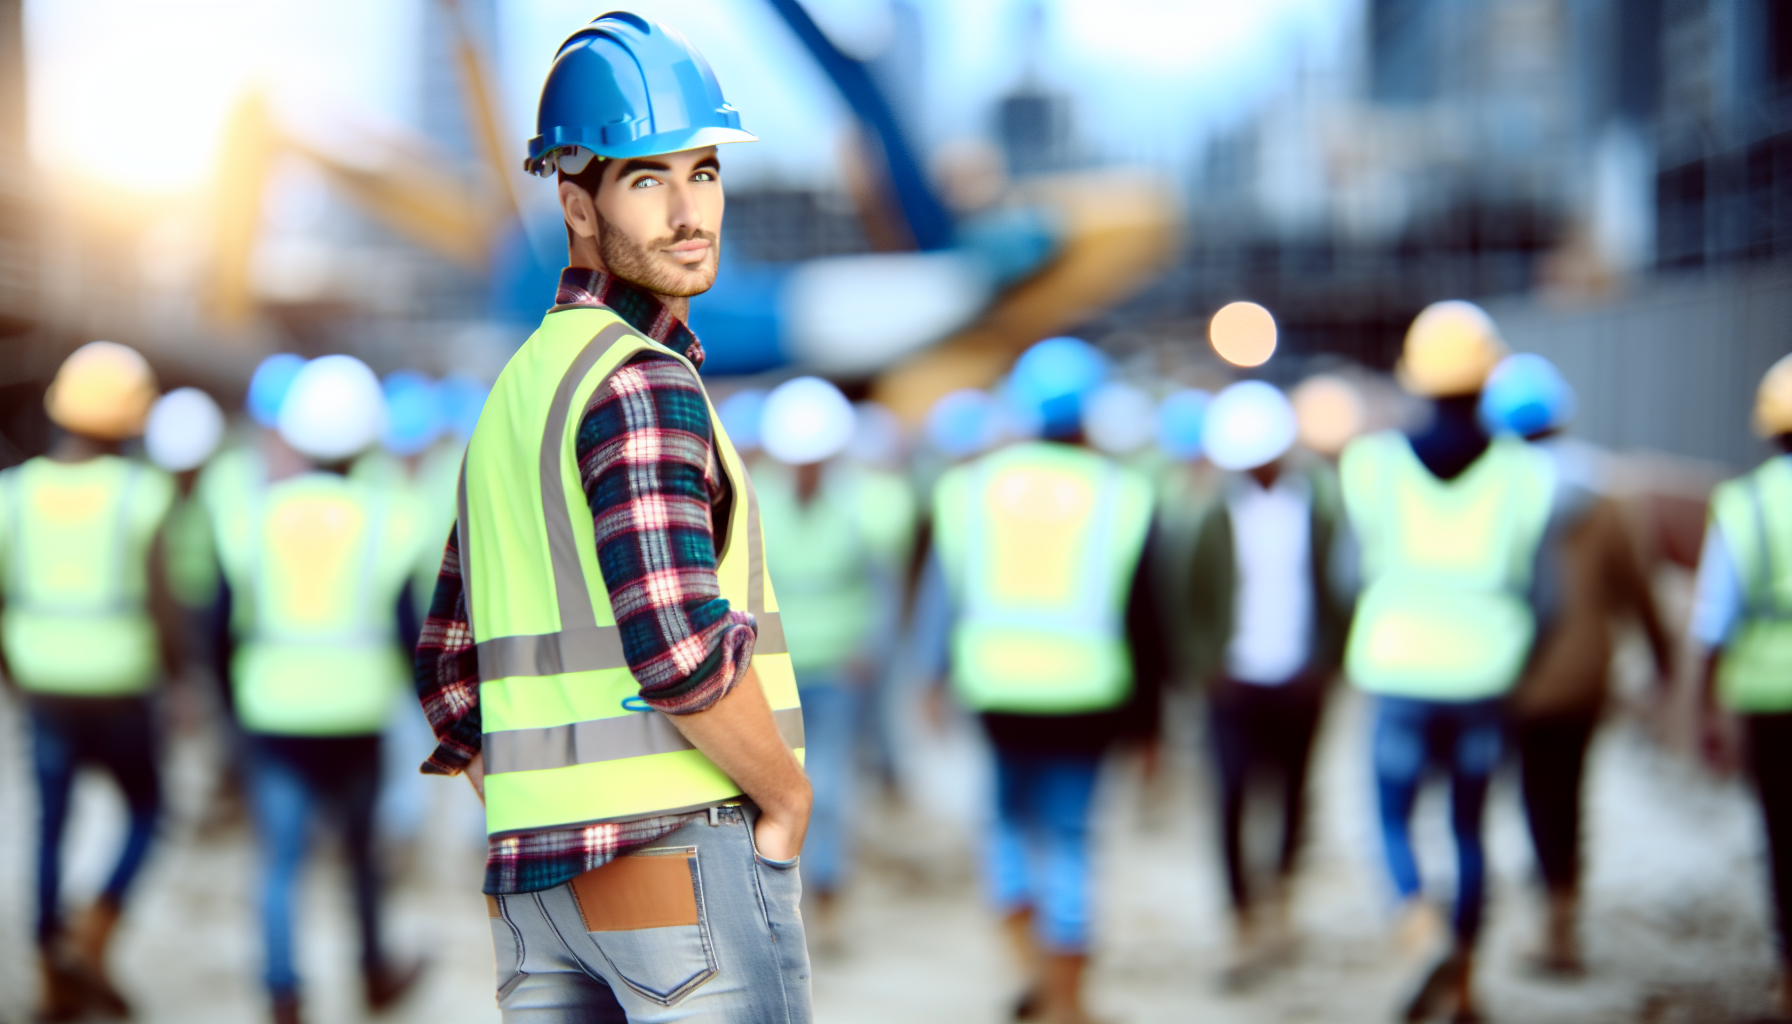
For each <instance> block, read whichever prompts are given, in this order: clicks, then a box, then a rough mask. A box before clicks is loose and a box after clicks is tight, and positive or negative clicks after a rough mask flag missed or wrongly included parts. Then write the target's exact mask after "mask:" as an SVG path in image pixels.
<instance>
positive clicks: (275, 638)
mask: <svg viewBox="0 0 1792 1024" xmlns="http://www.w3.org/2000/svg"><path fill="white" fill-rule="evenodd" d="M417 526H418V524H417V517H416V516H415V515H414V514H413V511H412V509H411V508H410V505H409V502H408V500H407V499H406V496H405V495H403V494H401V493H396V492H392V491H389V490H386V489H382V488H377V487H370V486H368V485H366V484H364V483H361V482H358V481H354V480H349V479H345V478H344V477H341V476H338V475H336V474H332V473H305V474H302V475H300V476H296V477H291V478H288V479H286V480H282V481H280V482H279V483H276V484H273V485H271V486H269V487H268V488H267V491H266V492H265V493H264V494H263V495H262V496H261V497H260V498H259V499H256V500H251V501H245V502H242V503H240V504H238V505H237V506H236V507H235V508H234V509H233V510H232V511H231V513H230V514H229V515H227V517H226V519H225V520H224V521H223V522H221V523H220V525H219V548H220V554H221V555H222V560H223V564H224V571H225V573H226V575H227V577H228V579H229V580H230V585H231V594H232V600H233V601H234V603H235V605H236V606H237V607H238V608H240V609H242V613H241V614H240V615H238V616H236V619H235V621H236V622H238V623H239V626H238V629H237V637H238V645H237V649H236V652H235V654H234V656H233V657H232V660H231V685H232V688H233V691H234V693H235V694H236V710H237V717H238V719H239V720H240V721H241V722H242V724H243V727H244V728H245V729H247V730H248V731H250V732H256V733H266V734H272V735H281V736H364V735H370V734H373V733H378V732H380V731H381V729H382V728H384V726H385V723H386V720H387V718H388V717H389V716H390V714H391V712H392V710H393V707H394V703H395V701H396V699H397V697H398V695H399V694H400V693H402V692H403V691H404V689H405V686H406V683H407V682H408V681H409V678H410V663H409V660H408V658H407V657H406V655H407V653H408V652H406V651H404V650H403V649H402V647H401V645H400V643H399V635H398V599H399V595H400V593H401V592H402V591H403V589H404V585H405V582H406V580H408V579H409V576H410V570H411V566H412V565H413V564H414V560H415V557H416V550H417V542H418V539H419V537H420V534H419V532H418V529H417Z"/></svg>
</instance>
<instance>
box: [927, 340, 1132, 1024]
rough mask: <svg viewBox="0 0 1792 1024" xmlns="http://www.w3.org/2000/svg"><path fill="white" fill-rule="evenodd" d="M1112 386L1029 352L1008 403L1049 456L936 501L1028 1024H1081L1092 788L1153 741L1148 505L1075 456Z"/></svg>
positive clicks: (1030, 449) (1028, 458) (1081, 347)
mask: <svg viewBox="0 0 1792 1024" xmlns="http://www.w3.org/2000/svg"><path fill="white" fill-rule="evenodd" d="M1105 374H1106V360H1105V357H1103V356H1102V355H1101V353H1099V352H1098V351H1096V350H1095V349H1094V348H1092V347H1091V346H1089V345H1088V344H1087V343H1085V342H1082V341H1078V340H1076V339H1074V338H1053V339H1049V340H1046V341H1042V342H1040V343H1039V344H1037V345H1035V346H1033V347H1032V348H1031V349H1029V350H1027V352H1025V353H1024V354H1023V355H1022V356H1021V358H1020V360H1019V361H1018V362H1017V363H1016V364H1015V368H1014V374H1013V377H1012V378H1011V380H1010V385H1011V390H1010V394H1011V395H1012V396H1013V397H1014V398H1016V399H1018V400H1019V401H1022V402H1025V403H1026V406H1025V408H1024V412H1026V413H1027V414H1029V416H1030V417H1031V418H1032V419H1033V420H1034V421H1035V422H1037V423H1038V424H1039V426H1040V429H1041V433H1042V435H1043V437H1044V439H1043V440H1040V441H1034V442H1027V443H1022V444H1016V445H1012V446H1010V447H1007V448H1003V449H1001V450H998V451H996V452H992V453H991V454H989V455H986V456H983V457H982V458H979V459H975V460H973V461H971V462H968V463H964V464H962V465H959V466H956V467H954V468H952V469H951V470H949V471H947V473H946V475H945V476H943V477H942V478H941V479H940V482H939V485H938V487H937V488H936V490H935V492H934V544H935V549H934V550H935V556H936V559H937V566H935V567H930V569H929V576H930V578H931V580H941V581H943V584H944V587H945V589H946V591H947V593H948V594H949V601H950V605H951V607H952V613H953V614H952V625H951V640H950V675H951V681H952V687H953V689H954V691H955V692H956V693H957V695H958V698H959V700H960V701H962V702H963V703H964V704H965V705H966V706H968V707H969V708H970V709H972V710H974V711H976V712H978V713H979V716H980V717H981V719H982V723H983V728H984V731H985V732H986V733H987V735H988V737H989V742H990V746H991V747H992V748H993V750H994V754H995V785H996V806H995V820H994V822H993V833H992V835H991V836H990V839H989V847H988V851H987V871H988V876H989V882H990V885H991V887H992V889H993V894H992V895H993V897H994V901H995V903H996V905H997V906H998V907H999V908H1000V909H1001V910H1002V912H1003V913H1004V914H1005V915H1006V917H1005V925H1006V928H1007V931H1008V934H1009V937H1010V940H1011V941H1012V942H1013V943H1014V945H1015V948H1016V951H1017V953H1018V954H1019V956H1020V958H1021V963H1022V965H1023V969H1025V970H1026V971H1027V972H1028V973H1029V975H1030V977H1029V981H1028V984H1029V987H1028V990H1027V992H1026V994H1025V995H1024V996H1023V997H1022V1000H1021V1003H1020V1005H1019V1007H1018V1008H1017V1011H1016V1014H1017V1016H1018V1017H1019V1018H1020V1019H1023V1020H1046V1021H1053V1022H1080V1021H1086V1020H1088V1017H1087V1014H1086V1011H1085V1010H1084V1007H1083V999H1082V979H1083V973H1084V968H1085V966H1086V963H1087V958H1088V950H1089V921H1090V916H1091V915H1090V907H1089V904H1090V899H1089V883H1090V877H1089V876H1090V867H1089V853H1090V835H1089V832H1090V827H1091V802H1092V799H1093V796H1094V791H1095V778H1096V773H1097V769H1098V768H1099V767H1100V764H1101V760H1102V755H1103V754H1104V753H1105V752H1106V751H1107V749H1108V748H1109V747H1110V746H1112V745H1113V743H1114V741H1115V740H1117V739H1120V738H1122V737H1124V736H1143V737H1155V735H1156V730H1157V721H1156V717H1157V698H1158V695H1159V693H1160V687H1161V675H1162V669H1163V657H1162V652H1161V644H1160V641H1159V640H1158V636H1157V632H1158V631H1157V627H1156V610H1155V608H1154V606H1153V602H1152V596H1151V588H1150V587H1149V586H1148V585H1147V584H1146V574H1145V572H1144V571H1143V567H1144V566H1147V565H1149V564H1150V560H1149V559H1148V558H1147V556H1146V549H1147V546H1148V543H1147V541H1148V535H1149V533H1150V527H1151V502H1152V499H1151V488H1150V485H1149V484H1148V483H1147V482H1146V480H1145V479H1144V477H1142V476H1140V475H1139V474H1137V473H1134V472H1133V471H1131V470H1129V469H1126V468H1123V467H1122V466H1120V465H1119V464H1118V463H1116V462H1115V461H1114V460H1112V459H1110V458H1108V457H1106V456H1103V455H1100V454H1097V453H1096V452H1093V451H1091V450H1089V449H1088V448H1087V447H1084V446H1083V444H1082V431H1081V415H1082V403H1083V400H1084V398H1085V397H1086V396H1087V395H1088V393H1089V392H1090V391H1092V390H1093V389H1094V388H1095V387H1096V386H1098V385H1099V384H1100V383H1101V381H1102V378H1103V377H1104V376H1105ZM930 585H938V584H931V583H930ZM917 615H918V616H919V613H917Z"/></svg>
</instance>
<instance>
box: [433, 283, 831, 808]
mask: <svg viewBox="0 0 1792 1024" xmlns="http://www.w3.org/2000/svg"><path fill="white" fill-rule="evenodd" d="M649 349H652V350H654V351H657V352H660V353H662V354H665V355H670V356H672V357H673V358H676V359H678V360H679V361H680V362H681V363H684V365H685V367H686V368H687V369H690V371H691V374H692V377H693V379H699V380H700V378H697V377H696V370H695V368H693V367H691V366H690V363H689V362H687V361H686V360H685V359H684V358H683V356H680V355H678V354H677V353H674V352H672V351H671V350H670V349H667V348H665V347H664V346H662V345H659V344H657V343H655V342H653V341H650V340H649V339H647V338H645V337H643V336H641V335H640V334H638V333H636V332H635V331H634V330H633V329H631V328H630V327H629V326H628V325H627V324H625V323H623V321H622V320H621V318H619V317H618V316H616V314H614V313H613V312H611V311H610V310H608V309H607V308H604V307H601V306H580V307H563V308H557V309H555V310H554V311H552V312H550V313H548V315H547V316H546V318H544V319H543V321H542V324H541V327H540V328H538V329H537V330H536V331H535V333H534V334H533V335H531V336H530V338H529V340H528V341H527V342H525V343H524V344H523V347H522V348H521V349H519V350H518V351H517V353H516V355H514V356H512V357H511V359H510V362H509V364H508V365H506V366H505V368H504V372H503V373H502V374H500V375H499V377H498V381H497V383H496V384H495V385H494V386H493V388H492V392H491V397H490V399H489V400H488V401H487V402H486V405H485V409H484V411H483V412H482V413H481V414H480V417H479V426H478V428H477V429H476V430H475V431H474V433H473V438H472V440H471V442H470V443H469V444H468V446H467V455H466V461H465V463H464V467H463V469H462V477H461V486H460V497H459V504H460V509H459V530H460V543H461V548H460V550H461V555H462V574H463V579H464V580H465V587H466V593H467V595H468V611H469V613H470V616H471V619H472V626H473V637H474V640H475V642H476V643H477V645H478V646H477V656H478V662H479V679H480V686H479V706H480V718H481V721H482V724H483V727H484V732H485V735H484V737H483V751H484V756H485V771H486V776H485V809H486V828H487V830H488V832H490V833H491V834H493V835H501V834H504V833H509V832H515V831H518V830H529V829H544V828H556V827H565V826H574V825H579V824H586V823H593V822H602V821H629V820H635V819H639V818H645V817H652V816H654V815H660V814H669V813H674V812H678V811H685V810H697V809H700V808H703V807H709V806H714V805H716V804H719V803H723V802H726V801H728V800H732V799H735V798H737V797H739V796H740V795H741V790H740V787H739V786H737V785H735V783H734V780H732V779H730V778H729V777H728V776H727V775H726V774H724V773H723V772H722V771H721V769H719V768H717V767H716V766H715V765H714V764H712V763H711V762H710V760H709V758H707V757H705V756H704V755H703V753H702V752H700V751H698V750H697V749H695V748H694V747H692V746H691V744H690V743H689V742H688V741H686V740H685V738H684V736H683V735H682V734H681V733H680V732H679V731H678V729H677V728H676V727H675V726H674V725H673V724H672V723H671V721H669V720H668V719H667V718H665V716H663V715H661V714H660V713H658V712H656V711H653V710H652V709H651V708H649V707H648V706H647V705H646V704H645V703H644V702H643V701H642V700H641V697H640V686H639V684H638V683H637V682H636V681H635V678H634V676H633V675H632V674H631V673H630V671H629V667H628V661H627V659H626V658H625V657H624V655H623V649H622V637H621V632H620V630H619V629H618V627H617V625H616V616H615V612H614V611H613V610H612V609H611V607H610V598H609V591H608V590H607V588H606V587H605V585H604V578H603V574H602V573H601V572H600V571H599V569H598V564H597V546H596V544H595V543H593V539H592V526H591V510H590V508H589V507H588V506H587V505H586V502H585V491H584V488H583V486H582V484H581V482H580V477H579V467H578V460H577V433H578V428H579V420H580V418H581V415H580V414H581V411H582V410H583V409H584V408H585V407H586V404H587V402H588V401H589V399H590V397H591V395H592V394H593V393H594V392H595V391H596V390H597V388H598V386H599V385H600V384H602V383H603V381H604V380H606V379H607V378H608V377H609V376H610V374H611V373H613V372H614V371H615V370H616V369H617V368H618V367H619V366H621V365H622V364H623V363H624V362H626V361H627V360H628V359H629V358H631V357H633V356H634V355H636V354H637V353H640V352H642V351H645V350H649ZM709 413H710V416H709V419H710V427H711V430H712V431H713V433H714V437H715V453H716V457H717V459H718V461H719V462H720V465H721V468H722V471H723V472H724V473H725V474H726V476H727V478H728V483H729V486H730V488H731V492H732V503H731V506H730V511H729V515H728V524H727V528H726V531H725V532H723V533H722V538H721V550H720V552H719V558H718V564H717V569H716V576H717V582H718V583H719V584H720V588H721V596H722V597H723V598H725V599H727V601H728V602H729V604H730V605H731V606H733V607H735V608H745V609H747V610H748V611H750V612H751V613H752V614H753V615H754V616H755V617H756V618H757V620H758V626H759V635H758V641H757V643H756V645H755V647H754V652H753V661H752V667H753V668H754V669H755V670H756V672H757V674H758V676H759V681H760V685H761V686H762V687H763V688H764V691H765V695H766V697H767V699H768V700H769V701H770V703H771V707H772V713H773V717H774V719H775V720H776V722H777V725H778V729H779V732H780V733H781V734H782V735H783V737H784V739H785V741H786V742H787V743H789V745H790V746H791V747H793V748H795V749H796V751H797V755H798V757H801V756H802V746H803V739H802V708H801V706H800V703H799V701H798V698H797V690H796V679H795V676H794V675H793V674H792V671H791V666H790V656H789V654H788V653H787V650H786V647H785V643H784V637H783V630H782V621H781V619H780V616H779V609H778V602H777V598H776V596H775V595H774V594H773V591H772V587H771V584H770V582H769V580H768V579H767V577H766V565H765V553H764V543H765V541H764V537H763V536H762V534H761V531H760V516H759V505H758V499H757V498H756V496H755V495H754V493H753V486H752V482H751V481H750V480H749V479H748V478H747V473H746V470H745V468H744V467H743V466H742V465H741V461H740V457H739V456H738V455H737V454H736V453H735V451H734V446H733V445H732V444H730V443H729V441H728V435H727V433H726V432H725V431H724V430H723V429H722V423H721V420H720V418H718V417H717V416H716V414H715V409H714V407H713V406H711V407H710V410H709Z"/></svg>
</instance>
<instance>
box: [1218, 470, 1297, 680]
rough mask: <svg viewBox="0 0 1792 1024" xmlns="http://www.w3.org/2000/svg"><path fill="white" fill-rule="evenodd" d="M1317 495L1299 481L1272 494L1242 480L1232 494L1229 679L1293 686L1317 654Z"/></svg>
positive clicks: (1286, 478) (1284, 478)
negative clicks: (1233, 582)
mask: <svg viewBox="0 0 1792 1024" xmlns="http://www.w3.org/2000/svg"><path fill="white" fill-rule="evenodd" d="M1312 504H1313V495H1312V491H1311V489H1310V488H1309V487H1308V485H1307V481H1306V479H1305V478H1304V477H1302V476H1301V475H1300V474H1299V473H1291V472H1286V471H1284V472H1283V473H1282V475H1281V476H1280V477H1278V478H1277V479H1276V483H1275V486H1274V487H1271V488H1269V489H1267V490H1266V489H1264V488H1263V487H1262V486H1261V485H1260V484H1258V483H1257V481H1256V480H1255V479H1254V478H1252V477H1250V476H1248V475H1246V474H1242V473H1241V474H1238V475H1237V476H1236V477H1235V478H1234V479H1233V481H1232V484H1231V486H1229V487H1228V488H1227V493H1226V509H1227V511H1228V512H1230V513H1231V516H1232V549H1233V552H1234V555H1233V559H1234V563H1233V564H1234V566H1235V568H1236V573H1237V593H1236V596H1235V598H1234V600H1233V615H1232V639H1231V640H1230V641H1228V643H1227V644H1226V672H1227V674H1229V675H1230V676H1232V677H1233V678H1234V679H1239V680H1242V681H1244V682H1247V683H1257V684H1259V685H1264V686H1277V685H1280V684H1282V683H1286V682H1288V681H1289V680H1291V679H1292V678H1293V677H1294V676H1295V674H1296V673H1298V672H1299V671H1300V670H1301V669H1303V668H1305V667H1306V664H1307V660H1308V658H1309V657H1310V656H1311V651H1312V646H1313V562H1312V542H1313V538H1312V536H1311V535H1310V533H1311V529H1312Z"/></svg>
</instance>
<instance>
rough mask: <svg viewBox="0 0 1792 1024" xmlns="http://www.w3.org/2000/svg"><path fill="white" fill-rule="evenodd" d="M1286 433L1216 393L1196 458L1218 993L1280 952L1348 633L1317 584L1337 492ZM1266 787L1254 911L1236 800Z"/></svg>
mask: <svg viewBox="0 0 1792 1024" xmlns="http://www.w3.org/2000/svg"><path fill="white" fill-rule="evenodd" d="M1295 432H1296V423H1295V414H1294V408H1293V406H1292V405H1290V403H1289V401H1288V399H1287V398H1286V397H1285V396H1284V395H1283V394H1282V392H1281V391H1279V390H1277V389H1276V388H1275V387H1274V386H1272V385H1269V384H1266V383H1263V382H1262V381H1244V382H1242V383H1238V384H1234V385H1232V386H1231V387H1228V388H1226V389H1225V390H1224V391H1221V392H1220V393H1219V395H1218V396H1216V397H1215V398H1214V400H1213V402H1212V404H1211V405H1210V406H1209V408H1208V411H1207V418H1206V430H1205V434H1206V437H1205V448H1206V452H1207V458H1208V459H1209V460H1210V461H1211V462H1212V463H1213V464H1214V465H1215V466H1217V467H1218V468H1220V469H1222V470H1225V471H1227V473H1228V474H1229V475H1228V476H1227V478H1226V479H1225V480H1224V481H1223V482H1222V484H1221V485H1220V496H1219V500H1217V501H1216V502H1214V503H1213V504H1212V505H1211V506H1210V507H1209V509H1208V511H1207V513H1206V515H1205V516H1204V517H1203V519H1202V521H1201V524H1200V527H1199V530H1198V533H1197V535H1196V541H1195V549H1194V557H1193V560H1192V563H1191V581H1190V583H1189V594H1190V597H1191V600H1190V602H1189V609H1188V618H1187V619H1186V622H1187V626H1186V628H1187V630H1188V631H1189V632H1190V633H1191V634H1193V636H1192V639H1193V641H1194V642H1193V644H1192V645H1191V646H1192V647H1193V649H1194V651H1195V657H1196V662H1195V667H1196V671H1197V676H1196V678H1197V679H1200V680H1202V681H1204V682H1205V683H1206V685H1207V693H1208V710H1209V718H1208V721H1209V731H1210V742H1211V744H1212V748H1213V754H1214V759H1215V761H1216V765H1215V767H1216V768H1217V771H1218V779H1219V790H1220V792H1219V812H1220V821H1219V826H1220V828H1219V834H1220V849H1221V853H1222V855H1223V857H1224V861H1225V868H1226V890H1227V894H1228V895H1229V896H1230V898H1231V902H1232V918H1233V953H1232V958H1231V961H1230V963H1228V965H1227V966H1226V969H1225V972H1224V973H1223V975H1222V977H1221V980H1222V983H1223V984H1225V985H1226V986H1227V987H1229V988H1237V987H1242V986H1244V985H1247V984H1249V983H1251V982H1252V981H1255V980H1256V979H1257V978H1259V977H1260V976H1261V975H1262V973H1263V971H1264V970H1265V969H1266V968H1268V967H1271V966H1273V965H1274V964H1275V962H1276V961H1277V960H1279V959H1280V958H1281V957H1282V956H1284V955H1285V954H1286V953H1287V952H1289V951H1290V949H1291V945H1292V941H1293V937H1294V936H1293V932H1292V929H1291V921H1290V915H1289V900H1290V896H1291V891H1290V889H1291V886H1292V884H1293V881H1294V869H1295V864H1296V860H1297V857H1298V856H1299V853H1300V844H1301V839H1302V836H1303V834H1304V823H1305V818H1306V801H1305V794H1306V784H1307V765H1308V762H1309V758H1310V757H1311V754H1312V750H1313V737H1314V735H1315V733H1316V732H1317V731H1318V727H1319V716H1320V709H1321V707H1322V706H1323V704H1324V700H1325V693H1326V688H1327V686H1328V684H1329V683H1330V681H1331V679H1332V677H1333V676H1334V675H1336V673H1337V671H1338V668H1339V666H1340V665H1341V664H1342V663H1343V660H1344V637H1345V635H1346V632H1347V631H1348V629H1349V626H1350V615H1349V608H1348V607H1347V606H1345V604H1344V602H1342V601H1340V600H1339V599H1338V597H1337V589H1336V588H1335V587H1334V586H1333V585H1332V580H1331V574H1330V571H1329V569H1330V566H1331V554H1332V539H1333V536H1334V533H1335V530H1336V526H1337V520H1338V515H1339V509H1338V497H1337V483H1336V479H1335V478H1334V477H1333V476H1332V475H1331V474H1330V472H1329V470H1328V469H1326V468H1325V467H1324V466H1323V465H1319V464H1298V463H1294V462H1292V461H1291V460H1290V458H1289V457H1288V452H1289V450H1290V448H1291V447H1292V446H1293V444H1294V439H1295ZM1265 776H1274V777H1276V778H1277V780H1278V782H1279V784H1280V787H1281V797H1282V806H1281V821H1282V835H1281V847H1280V851H1281V852H1280V854H1279V856H1278V857H1277V860H1276V864H1275V881H1274V883H1273V885H1272V886H1271V887H1270V888H1269V889H1268V890H1267V892H1265V893H1263V894H1262V896H1261V898H1259V897H1257V896H1256V895H1255V894H1254V893H1253V891H1252V890H1253V886H1252V883H1251V874H1252V872H1251V869H1250V866H1249V865H1248V864H1247V863H1246V858H1245V853H1244V821H1245V809H1246V801H1247V797H1248V794H1249V791H1250V789H1251V788H1252V787H1253V786H1254V785H1256V784H1258V783H1259V781H1260V780H1261V779H1262V778H1263V777H1265Z"/></svg>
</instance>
